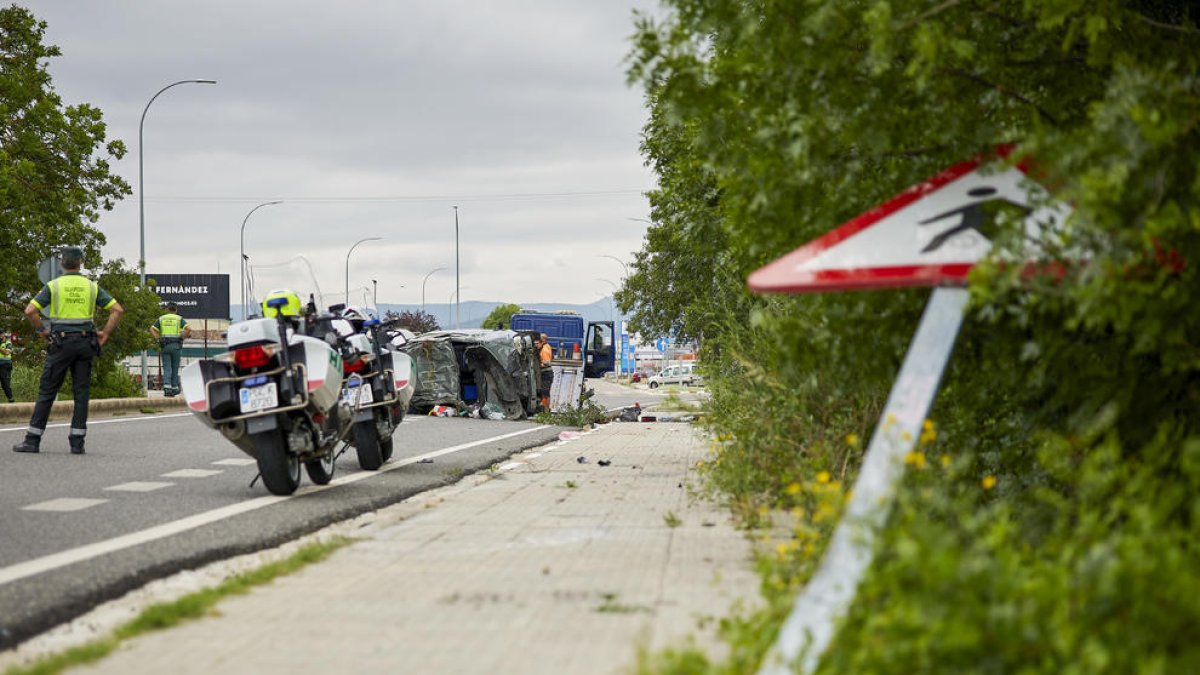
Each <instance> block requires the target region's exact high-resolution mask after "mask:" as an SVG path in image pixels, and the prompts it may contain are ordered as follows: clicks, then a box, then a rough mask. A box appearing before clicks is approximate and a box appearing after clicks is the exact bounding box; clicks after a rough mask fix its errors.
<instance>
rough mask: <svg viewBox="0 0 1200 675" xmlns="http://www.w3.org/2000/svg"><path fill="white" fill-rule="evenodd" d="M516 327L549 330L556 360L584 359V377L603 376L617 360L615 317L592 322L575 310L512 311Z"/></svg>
mask: <svg viewBox="0 0 1200 675" xmlns="http://www.w3.org/2000/svg"><path fill="white" fill-rule="evenodd" d="M511 328H512V330H515V331H527V332H534V333H545V334H546V337H547V338H549V342H550V346H551V347H552V348H553V349H554V359H555V360H556V361H572V360H574V361H582V363H583V373H584V377H601V376H603V375H604V373H608V372H612V371H613V370H614V368H615V366H616V363H617V344H616V339H615V337H616V334H615V333H614V331H613V322H612V321H592V322H588V321H586V320H584V318H583V317H582V316H581V315H579V314H577V313H575V312H529V311H521V312H518V313H516V314H513V315H512V324H511Z"/></svg>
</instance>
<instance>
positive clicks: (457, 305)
mask: <svg viewBox="0 0 1200 675" xmlns="http://www.w3.org/2000/svg"><path fill="white" fill-rule="evenodd" d="M458 284H459V270H458V207H457V206H456V207H454V292H455V295H456V296H457V294H458V290H459V288H460V286H459V285H458ZM461 305H462V298H461V297H456V298H455V300H454V328H455V329H458V328H460V327H461V323H462V321H461V320H462V311H461Z"/></svg>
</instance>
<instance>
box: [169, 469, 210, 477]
mask: <svg viewBox="0 0 1200 675" xmlns="http://www.w3.org/2000/svg"><path fill="white" fill-rule="evenodd" d="M222 473H225V472H224V471H221V470H220V469H180V470H178V471H172V472H171V473H164V474H163V475H162V477H163V478H209V477H212V476H216V475H218V474H222Z"/></svg>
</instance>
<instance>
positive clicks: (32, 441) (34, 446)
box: [13, 436, 41, 452]
mask: <svg viewBox="0 0 1200 675" xmlns="http://www.w3.org/2000/svg"><path fill="white" fill-rule="evenodd" d="M38 444H39V439H37V438H34V437H32V436H26V437H25V440H23V441H21V442H20V443H18V444H16V445H14V446H13V452H41V451H40V450H39V449H38Z"/></svg>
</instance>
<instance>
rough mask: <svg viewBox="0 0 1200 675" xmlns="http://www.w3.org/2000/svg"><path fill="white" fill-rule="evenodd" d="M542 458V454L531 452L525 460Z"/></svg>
mask: <svg viewBox="0 0 1200 675" xmlns="http://www.w3.org/2000/svg"><path fill="white" fill-rule="evenodd" d="M541 456H542V453H540V452H531V453H529V454H528V455H525V459H537V458H538V457H541Z"/></svg>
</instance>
